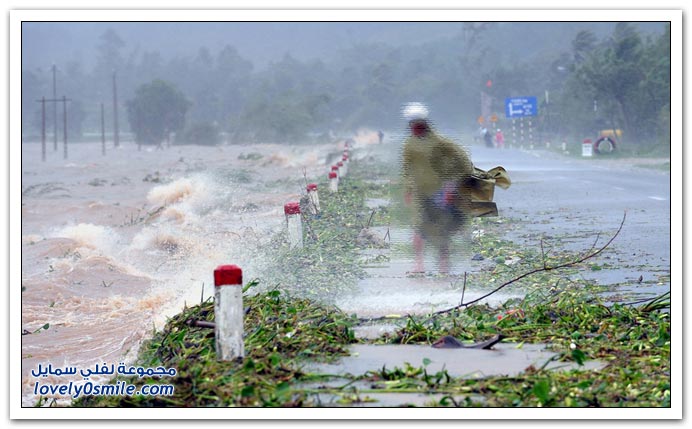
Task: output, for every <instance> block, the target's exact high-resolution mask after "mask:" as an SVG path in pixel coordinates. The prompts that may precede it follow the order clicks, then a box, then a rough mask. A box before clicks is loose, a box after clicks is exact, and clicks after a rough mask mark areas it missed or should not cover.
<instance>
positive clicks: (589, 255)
mask: <svg viewBox="0 0 692 429" xmlns="http://www.w3.org/2000/svg"><path fill="white" fill-rule="evenodd" d="M626 218H627V212H625V213H624V214H623V216H622V222H620V226H619V227H618V230H617V231H615V234H614V235H613V236H612V237H611V238H610V240H608V242H607V243H605V244H604V245H603V246H601V247H600V248H598V249H597V250H595V251H594V250H593V249H592V250H591V251H589V252H588V253H586V254H585V255H584V256H581V257H580V258H578V259H576V260H573V261H570V262H565V263H563V264H558V265H555V266H552V267H551V266H546V265H545V261H544V266H543V267H542V268H537V269H535V270H531V271H528V272H526V273H524V274H522V275H520V276H517V277H514V278H513V279H511V280H508V281H506V282H504V283H502V284H501V285H500V286H498V287H496V288H495V289H493V290H492V291H490V292H488V293H486V294H485V295H483V296H481V297H479V298H476V299H474V300H471V301H469V302H465V303H464V302H462V303H461V304H459V305H457V306H455V307H452V308H447V309H445V310H440V311H436V312H435V313H433V315H438V314H445V313H449V312H451V311H454V310H458V309H460V308H466V307H468V306H470V305H472V304H475V303H477V302H478V301H481V300H484V299H485V298H487V297H489V296H490V295H493V294H495V293H497V292H498V291H500V290H502V289H504V288H505V287H507V286H509V285H511V284H513V283H516V282H517V281H519V280H521V279H523V278H525V277H528V276H530V275H533V274H536V273H540V272H543V271H553V270H559V269H562V268H567V267H572V266H574V265H577V264H580V263H582V262H584V261H586V260H587V259H591V258H593V257H594V256H596V255H598V254H600V253H601V252H603V251H604V250H605V249H606V248H608V246H610V244H611V243H612V242H613V240H615V238H616V237H617V236H618V235H619V234H620V231H622V227H623V225H624V224H625V219H626Z"/></svg>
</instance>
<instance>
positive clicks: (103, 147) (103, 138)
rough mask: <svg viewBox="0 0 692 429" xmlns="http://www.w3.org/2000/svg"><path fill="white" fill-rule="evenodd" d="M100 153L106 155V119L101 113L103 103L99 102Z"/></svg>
mask: <svg viewBox="0 0 692 429" xmlns="http://www.w3.org/2000/svg"><path fill="white" fill-rule="evenodd" d="M101 155H103V156H106V120H105V119H104V115H103V103H101Z"/></svg>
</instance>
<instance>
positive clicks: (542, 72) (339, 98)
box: [22, 22, 670, 153]
mask: <svg viewBox="0 0 692 429" xmlns="http://www.w3.org/2000/svg"><path fill="white" fill-rule="evenodd" d="M53 64H54V65H55V67H56V73H55V77H56V84H57V90H56V95H57V96H58V97H62V96H63V95H65V96H66V97H68V98H69V99H70V100H71V101H70V102H69V104H68V134H69V140H70V141H80V140H94V139H97V138H100V129H101V128H100V127H101V122H100V120H101V113H100V105H101V103H103V104H104V108H105V117H106V118H107V119H106V130H107V133H109V135H110V134H111V133H112V131H113V130H112V129H113V121H112V117H113V99H112V97H113V73H114V72H115V76H116V81H117V87H118V109H119V112H120V113H119V116H120V121H119V122H120V130H121V132H125V133H126V132H132V133H133V136H134V137H133V138H134V139H136V140H139V141H140V142H141V143H143V144H158V143H159V141H158V140H159V139H160V138H161V132H165V134H166V135H170V133H175V139H174V143H197V144H218V143H223V142H229V143H252V142H279V143H281V142H287V143H309V142H312V141H316V140H319V139H323V138H326V136H328V135H330V134H332V133H337V134H339V133H341V134H343V133H349V132H352V131H355V130H356V129H357V128H360V127H369V128H373V129H384V130H400V129H401V128H402V127H403V125H404V124H403V123H402V122H403V121H402V119H401V117H400V109H401V105H402V104H403V103H406V102H409V101H422V102H425V103H427V104H428V105H429V106H430V109H431V113H432V119H433V120H434V121H435V122H436V124H437V125H438V126H439V127H441V128H447V129H454V130H460V131H463V132H473V131H474V130H476V129H477V128H478V122H477V119H478V117H479V116H480V115H481V114H482V113H483V114H486V115H487V114H488V113H491V114H492V113H494V114H496V115H497V116H498V117H499V122H498V123H497V125H498V126H499V127H503V128H507V127H509V123H508V120H507V119H505V118H504V99H505V98H507V97H519V96H521V97H524V96H535V97H537V99H538V104H539V109H538V111H539V115H538V117H537V118H535V127H536V131H537V134H538V136H539V138H541V139H543V140H546V141H547V140H551V139H561V140H569V139H572V140H577V141H581V139H583V138H585V137H595V136H596V133H597V132H598V131H599V130H602V129H610V128H620V129H622V130H623V131H624V135H623V140H624V141H626V142H627V143H628V146H629V147H631V148H637V149H638V150H640V151H643V152H661V153H667V152H669V147H670V26H669V24H668V23H605V22H603V23H599V22H536V23H529V22H426V23H415V22H400V23H382V22H334V23H327V22H316V23H310V22H284V23H277V22H273V23H272V22H267V23H261V22H260V23H239V22H238V23H234V22H198V23H183V22H180V23H174V22H165V23H150V22H147V23H134V22H131V23H115V22H84V23H80V22H61V23H57V22H56V23H49V22H24V23H23V24H22V135H23V141H36V140H40V133H41V104H40V103H37V100H40V99H41V97H46V98H51V97H52V95H53V87H52V85H53V73H52V66H53ZM482 98H483V99H485V100H486V103H488V102H489V106H488V108H487V109H489V111H487V112H481V99H482ZM488 100H489V101H488ZM51 109H52V106H49V113H48V115H47V118H46V121H47V129H48V130H49V132H52V129H53V128H52V123H53V116H52V110H51ZM61 109H62V107H59V108H58V112H59V114H58V118H59V121H58V122H59V127H62V110H61ZM172 110H174V111H172ZM162 117H166V118H167V121H163V120H162V119H161V118H162ZM156 121H163V122H164V123H161V124H154V122H156ZM159 129H161V130H162V131H161V132H158V131H157V130H159ZM58 135H59V136H62V131H59V132H58Z"/></svg>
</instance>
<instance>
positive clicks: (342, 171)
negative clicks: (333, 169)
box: [336, 161, 347, 177]
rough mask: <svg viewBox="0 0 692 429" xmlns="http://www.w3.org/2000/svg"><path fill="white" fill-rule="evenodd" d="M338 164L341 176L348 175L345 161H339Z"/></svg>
mask: <svg viewBox="0 0 692 429" xmlns="http://www.w3.org/2000/svg"><path fill="white" fill-rule="evenodd" d="M336 166H337V167H339V176H341V177H346V171H347V167H346V164H344V162H343V161H339V162H337V163H336Z"/></svg>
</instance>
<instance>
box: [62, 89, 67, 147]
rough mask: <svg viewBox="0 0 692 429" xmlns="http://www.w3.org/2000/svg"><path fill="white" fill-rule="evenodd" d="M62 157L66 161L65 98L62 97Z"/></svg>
mask: <svg viewBox="0 0 692 429" xmlns="http://www.w3.org/2000/svg"><path fill="white" fill-rule="evenodd" d="M62 123H63V129H62V131H63V135H62V136H63V137H62V138H63V140H62V142H63V149H64V150H63V157H64V158H65V159H67V97H65V96H64V95H63V96H62Z"/></svg>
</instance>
